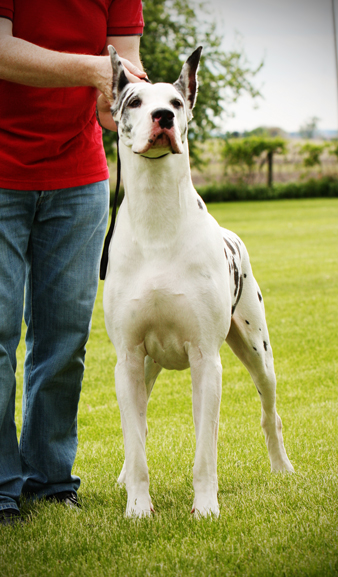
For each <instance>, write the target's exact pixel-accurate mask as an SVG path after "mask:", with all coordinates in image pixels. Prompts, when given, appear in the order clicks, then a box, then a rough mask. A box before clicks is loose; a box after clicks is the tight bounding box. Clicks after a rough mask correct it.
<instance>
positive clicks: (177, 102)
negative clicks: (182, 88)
mask: <svg viewBox="0 0 338 577" xmlns="http://www.w3.org/2000/svg"><path fill="white" fill-rule="evenodd" d="M171 104H172V105H173V107H174V108H182V106H183V103H182V102H181V101H180V100H178V98H175V99H174V100H172V101H171Z"/></svg>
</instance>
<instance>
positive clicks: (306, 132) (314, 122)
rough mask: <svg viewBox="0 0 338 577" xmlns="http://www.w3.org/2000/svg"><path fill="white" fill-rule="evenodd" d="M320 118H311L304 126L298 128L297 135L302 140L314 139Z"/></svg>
mask: <svg viewBox="0 0 338 577" xmlns="http://www.w3.org/2000/svg"><path fill="white" fill-rule="evenodd" d="M319 120H320V118H317V116H312V118H310V119H309V120H308V121H307V122H305V124H302V125H301V126H300V127H299V134H300V135H301V137H302V138H314V137H315V133H316V132H317V130H318V122H319Z"/></svg>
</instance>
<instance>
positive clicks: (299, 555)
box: [0, 199, 338, 577]
mask: <svg viewBox="0 0 338 577" xmlns="http://www.w3.org/2000/svg"><path fill="white" fill-rule="evenodd" d="M209 211H210V212H211V213H212V214H213V215H214V216H215V218H216V219H217V220H218V222H219V223H220V224H221V225H222V226H225V227H226V228H229V229H231V230H234V231H235V232H236V233H237V234H239V235H240V236H241V238H242V239H243V240H244V242H245V243H246V245H247V247H248V249H249V253H250V255H251V263H252V266H253V270H254V274H255V276H256V279H257V281H258V283H259V284H260V287H261V290H262V293H263V296H264V301H265V308H266V314H267V320H268V326H269V331H270V338H271V343H272V347H273V350H274V357H275V368H276V373H277V380H278V388H277V408H278V411H279V414H280V415H281V417H282V420H283V425H284V427H283V432H284V442H285V446H286V450H287V452H288V455H289V458H290V459H291V461H292V463H293V465H294V467H295V471H296V473H295V474H294V475H282V474H271V473H270V466H269V460H268V455H267V450H266V447H265V443H264V437H263V433H262V431H261V427H260V401H259V398H258V395H257V393H256V390H255V387H254V385H253V383H252V381H251V379H250V377H249V375H248V373H247V372H246V370H245V369H244V368H243V367H242V365H241V364H240V362H239V361H238V360H237V359H236V357H235V356H234V355H233V354H232V352H231V351H230V349H228V348H227V346H226V345H224V346H223V348H222V351H221V355H222V362H223V396H222V404H221V416H220V428H219V442H218V474H219V502H220V508H221V514H220V517H219V519H217V520H215V519H202V520H199V521H197V520H195V519H194V518H193V517H192V516H191V514H190V509H191V505H192V502H193V490H192V467H193V462H194V448H195V436H194V428H193V420H192V407H191V382H190V373H189V371H184V372H168V371H163V373H162V374H161V375H160V377H159V378H158V381H157V383H156V386H155V389H154V391H153V393H152V397H151V400H150V403H149V409H148V426H149V436H148V440H147V456H148V463H149V472H150V491H151V495H152V499H153V503H154V506H155V509H156V514H155V515H154V516H153V517H152V518H151V519H141V520H130V519H126V518H125V517H124V509H125V505H126V492H125V490H124V489H120V488H119V487H118V486H117V485H116V479H117V476H118V473H119V470H120V468H121V467H122V463H123V458H124V454H123V439H122V432H121V426H120V416H119V410H118V405H117V401H116V395H115V390H114V365H115V361H116V357H115V353H114V350H113V347H112V345H111V344H110V342H109V339H108V337H107V335H106V332H105V327H104V320H103V310H102V288H103V287H102V284H101V285H100V288H99V293H98V297H97V301H96V306H95V313H94V318H93V327H92V332H91V337H90V340H89V343H88V352H87V363H86V364H87V370H86V373H85V379H84V383H83V392H82V397H81V402H80V410H79V448H78V454H77V459H76V462H75V466H74V472H75V473H76V474H79V475H80V476H81V478H82V484H81V487H80V491H79V498H80V500H81V503H82V509H81V511H79V512H77V511H69V510H65V509H64V507H62V506H60V505H51V504H48V505H47V504H45V503H37V504H34V505H29V504H24V512H25V516H26V517H25V518H26V522H25V523H24V524H23V525H22V526H20V527H15V528H2V529H0V575H1V576H6V577H7V576H8V577H10V576H13V577H14V576H15V577H19V576H32V577H36V576H45V575H55V576H59V575H60V576H61V575H67V576H69V577H71V576H75V577H77V576H84V577H87V576H88V577H89V576H90V577H92V576H96V577H107V576H110V575H121V576H146V575H164V576H174V575H175V576H176V575H182V576H185V575H194V576H195V575H197V576H199V575H202V576H208V575H211V576H213V575H228V576H235V575H236V576H237V575H246V576H250V577H251V576H256V575H257V576H258V575H259V576H271V575H283V576H284V575H286V576H289V575H290V576H291V575H295V576H296V575H306V576H312V575H313V576H315V575H318V576H325V575H338V515H337V509H338V455H337V453H338V451H337V449H338V420H337V415H338V402H337V401H338V393H337V366H338V362H337V317H338V303H337V292H338V258H337V257H338V199H332V200H330V199H328V200H303V201H276V202H261V203H258V202H257V203H243V204H226V205H210V206H209ZM23 351H24V348H23V343H21V345H20V350H19V373H18V381H19V383H18V388H19V391H18V392H19V394H18V423H19V425H20V416H19V412H20V411H19V409H20V403H21V400H20V394H21V387H22V386H21V380H22V362H23Z"/></svg>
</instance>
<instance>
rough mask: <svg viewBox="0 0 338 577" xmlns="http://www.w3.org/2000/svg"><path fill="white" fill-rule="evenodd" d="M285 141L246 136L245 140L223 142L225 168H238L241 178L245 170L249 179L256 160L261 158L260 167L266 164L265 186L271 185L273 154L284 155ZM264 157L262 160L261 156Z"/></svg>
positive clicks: (277, 138) (236, 139)
mask: <svg viewBox="0 0 338 577" xmlns="http://www.w3.org/2000/svg"><path fill="white" fill-rule="evenodd" d="M285 152H286V140H284V138H280V137H276V138H268V137H264V136H248V137H245V138H235V139H230V140H226V141H225V146H224V149H223V156H224V158H225V161H226V164H227V166H232V167H235V168H239V169H240V172H241V176H242V178H243V176H244V171H245V168H246V169H247V171H248V176H249V177H250V176H251V175H252V172H253V168H254V166H255V165H256V163H257V161H258V159H260V158H261V163H260V167H262V166H263V165H264V164H265V163H266V162H267V164H268V177H267V185H268V186H269V187H271V186H272V184H273V156H274V154H278V153H279V154H285ZM264 153H266V154H265V155H264V157H263V158H262V155H263V154H264Z"/></svg>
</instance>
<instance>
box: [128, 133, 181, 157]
mask: <svg viewBox="0 0 338 577" xmlns="http://www.w3.org/2000/svg"><path fill="white" fill-rule="evenodd" d="M133 152H135V153H136V154H140V155H141V156H145V157H147V158H161V157H162V156H166V155H167V154H182V152H183V148H182V143H181V142H180V140H178V138H177V135H176V132H175V129H174V127H173V128H160V129H159V128H156V129H155V130H153V131H152V132H151V134H150V136H149V138H148V139H147V142H146V143H145V144H144V146H142V147H141V148H138V150H135V149H134V148H133Z"/></svg>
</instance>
